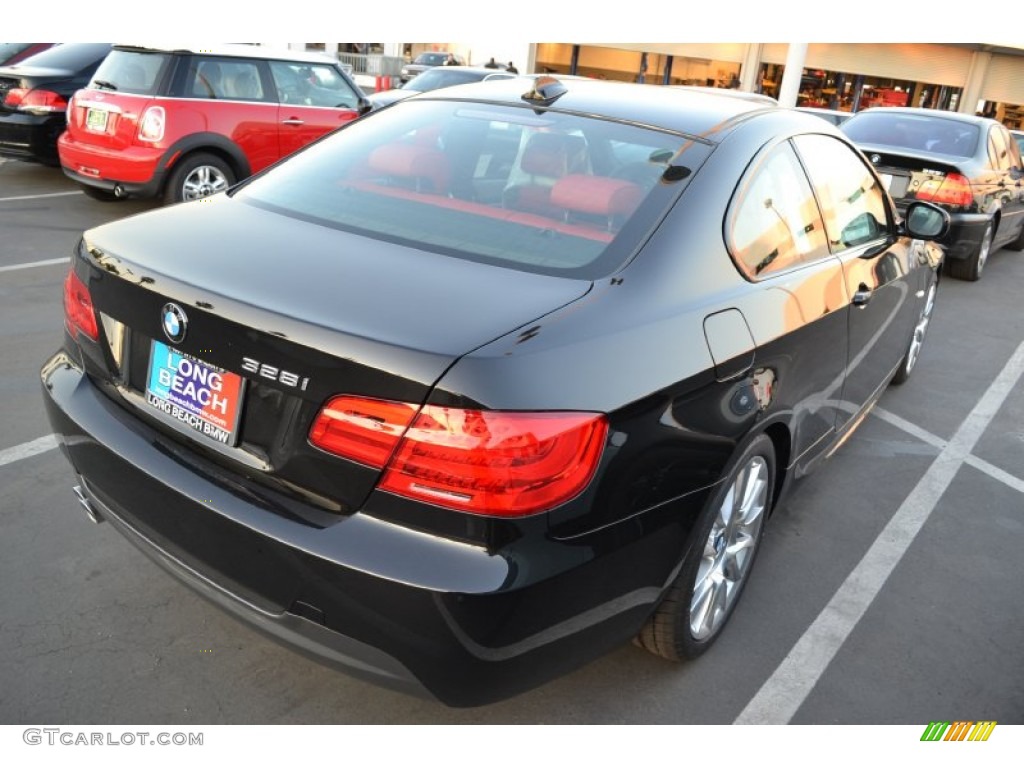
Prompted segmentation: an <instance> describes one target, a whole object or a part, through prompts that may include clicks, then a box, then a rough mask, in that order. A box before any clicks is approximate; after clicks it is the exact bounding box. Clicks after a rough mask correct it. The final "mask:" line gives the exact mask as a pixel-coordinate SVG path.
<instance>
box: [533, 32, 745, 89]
mask: <svg viewBox="0 0 1024 768" xmlns="http://www.w3.org/2000/svg"><path fill="white" fill-rule="evenodd" d="M536 70H537V71H538V72H547V73H549V74H558V73H560V74H570V75H582V76H584V77H593V78H597V79H599V80H622V81H625V82H629V83H654V84H658V85H700V86H705V87H707V86H711V87H718V88H735V87H736V86H737V85H739V71H740V65H739V63H737V62H734V61H719V60H715V59H706V58H697V57H692V56H673V55H669V54H665V53H654V52H644V51H634V50H627V49H622V48H606V47H603V46H592V45H572V44H569V43H540V44H538V45H537V66H536Z"/></svg>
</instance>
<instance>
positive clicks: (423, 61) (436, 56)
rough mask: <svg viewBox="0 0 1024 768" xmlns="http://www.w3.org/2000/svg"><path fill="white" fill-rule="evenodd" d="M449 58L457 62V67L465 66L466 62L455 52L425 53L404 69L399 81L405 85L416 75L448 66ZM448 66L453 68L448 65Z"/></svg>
mask: <svg viewBox="0 0 1024 768" xmlns="http://www.w3.org/2000/svg"><path fill="white" fill-rule="evenodd" d="M449 58H451V59H453V60H454V61H455V66H464V65H465V63H466V60H465V59H464V58H462V56H460V55H459V54H457V53H455V52H454V51H424V52H423V53H421V54H420V55H419V56H417V57H416V58H415V59H413V60H412V61H411V62H410V63H408V64H405V65H404V66H403V67H402V74H401V76H400V77H399V79H400V80H401V81H402V82H403V83H405V82H408V81H409V80H412V79H413V78H414V77H416V75H419V74H422V73H424V72H426V71H427V70H428V69H430V68H432V67H443V66H446V62H448V60H449ZM447 66H452V65H450V64H448V65H447Z"/></svg>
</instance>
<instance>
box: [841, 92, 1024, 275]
mask: <svg viewBox="0 0 1024 768" xmlns="http://www.w3.org/2000/svg"><path fill="white" fill-rule="evenodd" d="M842 130H843V131H844V132H845V133H846V135H847V136H849V137H850V138H851V139H853V141H854V142H855V143H856V144H857V145H858V146H859V147H860V148H861V149H862V150H863V151H864V153H865V154H866V155H867V156H868V157H869V158H870V159H871V162H872V163H874V165H875V169H876V170H877V171H878V172H879V174H881V176H882V179H883V181H884V182H885V184H886V186H887V188H888V190H889V193H890V194H891V195H892V196H893V198H895V200H896V205H897V206H899V207H900V208H903V207H905V206H906V205H907V204H908V203H910V202H911V201H913V200H929V201H931V202H933V203H937V204H938V205H941V206H942V207H944V208H945V209H946V210H948V211H949V213H950V214H951V216H952V220H953V221H952V227H951V228H950V232H949V235H948V237H947V238H945V239H944V240H943V245H944V246H945V247H946V270H947V271H948V272H949V274H951V275H952V276H953V277H956V278H960V279H962V280H977V279H978V278H980V277H981V274H982V271H983V270H984V269H985V263H986V262H987V261H988V257H989V254H991V253H994V252H995V251H997V250H998V249H999V248H1001V247H1003V246H1006V247H1007V248H1010V249H1011V250H1014V251H1019V250H1022V249H1024V168H1022V163H1021V154H1020V149H1019V148H1018V146H1017V143H1016V142H1015V141H1014V140H1013V139H1012V138H1011V136H1010V134H1009V132H1008V131H1007V130H1006V128H1005V127H1004V126H1003V125H1002V124H1001V123H998V122H996V121H995V120H990V119H988V118H984V117H977V116H974V115H962V114H957V113H955V112H944V111H941V110H933V109H916V108H911V107H908V108H896V107H891V108H876V109H870V110H867V111H865V112H860V113H858V114H857V115H855V116H853V117H851V118H850V119H849V120H847V121H846V122H844V123H843V124H842Z"/></svg>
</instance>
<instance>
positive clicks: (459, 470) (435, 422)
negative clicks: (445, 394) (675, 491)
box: [309, 396, 608, 517]
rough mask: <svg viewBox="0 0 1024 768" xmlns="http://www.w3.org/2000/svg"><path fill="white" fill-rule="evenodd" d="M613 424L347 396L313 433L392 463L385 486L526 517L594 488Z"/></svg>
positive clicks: (329, 445)
mask: <svg viewBox="0 0 1024 768" xmlns="http://www.w3.org/2000/svg"><path fill="white" fill-rule="evenodd" d="M417 411H418V412H417ZM607 433H608V422H607V419H606V418H605V416H604V415H602V414H599V413H578V412H543V411H541V412H520V411H482V410H472V409H464V408H445V407H442V406H436V405H427V406H424V407H423V408H422V409H417V406H416V405H415V404H412V403H396V402H391V401H383V400H373V399H369V398H357V397H349V396H342V397H336V398H333V399H332V400H331V401H329V402H328V403H327V405H326V406H324V408H323V410H321V412H320V414H319V415H318V417H317V419H316V421H315V422H314V424H313V428H312V430H311V431H310V436H309V439H310V442H311V443H312V444H313V445H315V446H317V447H318V448H322V449H323V450H325V451H329V452H331V453H334V454H337V455H339V456H343V457H345V458H350V459H353V460H355V461H359V462H362V463H364V464H368V465H370V466H372V467H375V468H379V469H382V470H384V473H383V476H382V478H381V481H380V484H379V487H380V488H381V489H382V490H385V491H390V492H391V493H395V494H397V495H399V496H405V497H407V498H411V499H416V500H419V501H425V502H428V503H431V504H436V505H438V506H442V507H447V508H449V509H458V510H462V511H465V512H472V513H475V514H481V515H490V516H496V517H518V516H523V515H529V514H533V513H535V512H540V511H542V510H545V509H551V508H553V507H556V506H558V505H559V504H563V503H565V502H566V501H569V500H570V499H572V498H573V497H575V496H576V495H578V494H579V493H580V492H581V491H582V490H583V489H584V488H586V486H587V484H588V483H589V482H590V480H591V479H592V478H593V476H594V472H595V471H596V470H597V465H598V462H599V461H600V459H601V453H602V450H603V448H604V442H605V437H606V435H607Z"/></svg>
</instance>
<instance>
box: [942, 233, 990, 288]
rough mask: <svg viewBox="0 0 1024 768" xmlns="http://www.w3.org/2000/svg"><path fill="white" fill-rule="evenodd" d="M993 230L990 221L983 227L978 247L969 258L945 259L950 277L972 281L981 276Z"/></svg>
mask: <svg viewBox="0 0 1024 768" xmlns="http://www.w3.org/2000/svg"><path fill="white" fill-rule="evenodd" d="M993 230H994V226H993V224H992V222H991V221H990V222H989V223H988V226H987V227H985V234H983V235H982V236H981V242H979V243H978V247H977V248H976V249H975V251H974V253H972V254H971V255H970V257H969V258H966V259H947V260H946V265H947V271H948V272H949V275H950V276H951V277H955V278H956V279H957V280H970V281H972V282H973V281H975V280H977V279H978V278H980V277H981V273H982V271H983V270H984V269H985V263H986V262H987V261H988V257H989V251H991V250H992V232H993Z"/></svg>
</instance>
